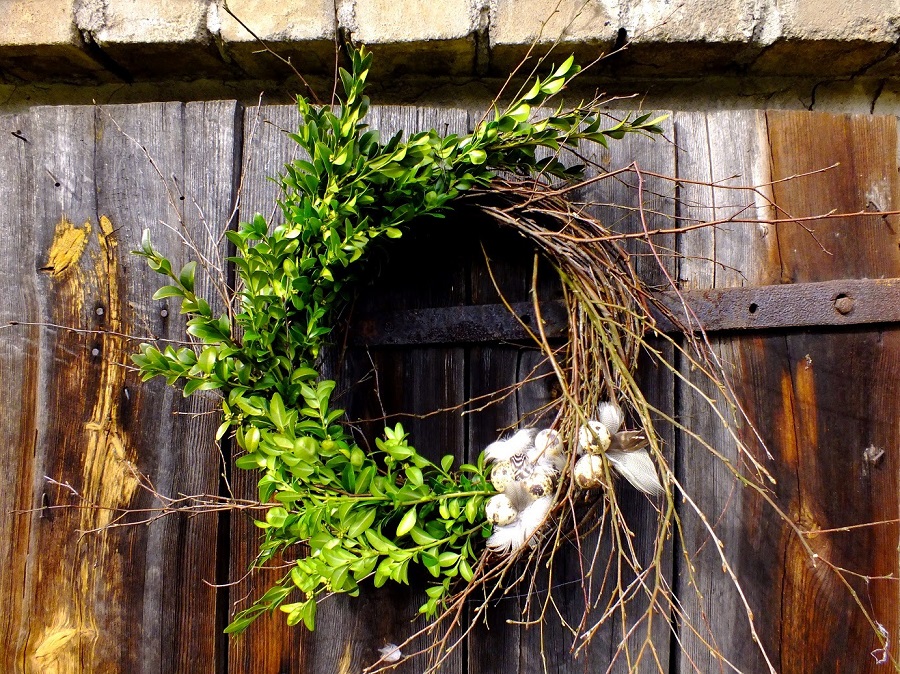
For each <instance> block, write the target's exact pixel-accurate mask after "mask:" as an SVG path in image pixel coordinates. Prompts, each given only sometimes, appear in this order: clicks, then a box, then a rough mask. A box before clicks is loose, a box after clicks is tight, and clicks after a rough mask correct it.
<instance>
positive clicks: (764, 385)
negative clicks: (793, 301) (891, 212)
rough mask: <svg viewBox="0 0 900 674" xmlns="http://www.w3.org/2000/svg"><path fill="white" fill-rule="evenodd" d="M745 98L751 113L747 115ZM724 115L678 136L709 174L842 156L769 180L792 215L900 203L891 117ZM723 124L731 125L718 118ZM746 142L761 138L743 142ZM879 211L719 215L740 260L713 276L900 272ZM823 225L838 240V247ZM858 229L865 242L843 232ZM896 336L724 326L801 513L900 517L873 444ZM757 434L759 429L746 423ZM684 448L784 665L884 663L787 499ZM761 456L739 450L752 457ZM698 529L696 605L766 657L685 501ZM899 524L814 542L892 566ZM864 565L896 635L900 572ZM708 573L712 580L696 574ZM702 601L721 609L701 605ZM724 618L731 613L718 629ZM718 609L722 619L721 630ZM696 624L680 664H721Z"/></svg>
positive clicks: (749, 279)
mask: <svg viewBox="0 0 900 674" xmlns="http://www.w3.org/2000/svg"><path fill="white" fill-rule="evenodd" d="M747 115H750V116H751V118H750V119H741V118H742V117H746V116H747ZM714 117H716V118H714ZM723 117H724V118H723ZM708 126H709V132H708V133H692V132H691V131H690V130H689V129H688V127H687V125H685V126H684V127H682V128H681V131H683V133H681V134H679V135H678V136H677V142H678V145H679V147H680V148H682V149H683V150H684V152H685V153H691V152H693V153H699V154H701V155H702V154H703V153H704V152H706V153H707V155H708V156H711V158H710V160H709V161H710V165H711V166H713V167H714V168H715V169H717V170H718V171H719V173H718V175H716V174H712V175H710V176H706V177H700V179H701V180H703V179H709V178H711V179H712V180H718V179H722V178H725V177H728V176H729V175H732V174H735V173H740V174H742V175H743V176H745V178H744V182H745V183H748V182H751V181H752V182H756V183H759V182H766V181H767V180H768V177H767V176H768V172H769V171H770V170H771V175H772V177H773V178H775V179H779V178H784V177H787V176H791V175H797V174H800V173H804V172H808V171H814V170H817V169H820V168H823V167H827V166H829V165H831V164H832V163H834V162H840V164H841V166H840V167H838V168H835V169H832V170H830V171H828V172H825V173H823V174H819V175H816V176H812V177H804V178H797V179H794V180H791V181H787V182H779V183H776V184H775V185H774V189H773V190H772V192H771V194H773V195H774V198H775V202H776V203H777V208H778V211H777V212H778V213H779V217H784V216H785V214H790V215H795V216H800V215H810V214H814V213H820V212H824V211H827V210H829V209H831V208H835V209H837V210H838V211H845V212H852V211H858V210H861V209H863V208H866V204H867V203H868V202H869V201H873V195H877V197H876V198H875V200H874V201H877V202H878V204H879V207H880V208H885V209H892V208H896V207H897V206H896V204H897V203H898V202H897V199H898V191H897V189H898V186H897V179H896V166H895V152H896V142H897V138H896V131H895V127H894V120H893V119H890V120H887V119H885V118H864V117H824V116H816V115H808V114H806V113H803V114H797V113H768V114H767V115H765V116H763V115H762V114H760V113H728V114H727V115H726V113H717V114H716V115H715V116H714V115H712V113H710V116H709V119H708ZM715 128H720V131H718V134H714V133H713V129H715ZM760 139H762V140H760ZM834 139H839V140H838V141H837V142H835V141H834ZM735 148H743V149H744V150H745V151H744V152H737V153H736V152H735ZM736 161H737V163H738V166H735V162H736ZM741 163H742V164H743V165H740V164H741ZM679 177H680V178H695V177H696V176H692V175H686V174H684V173H681V174H680V175H679ZM874 201H873V203H874ZM757 203H758V202H757ZM751 205H752V202H751ZM757 212H761V211H757ZM770 212H771V211H770ZM873 221H875V222H874V223H873ZM873 221H866V220H863V219H859V220H858V221H857V222H839V221H835V222H831V221H829V222H827V223H816V224H815V226H814V228H815V238H813V236H812V235H810V234H809V233H807V232H805V231H804V230H803V229H802V228H800V227H799V226H798V225H796V224H790V223H786V224H779V225H777V227H771V226H761V227H751V228H750V229H749V230H748V229H747V228H743V229H732V230H731V231H730V232H726V231H723V230H721V229H720V230H718V231H716V232H715V237H716V241H715V243H716V245H715V261H716V263H718V264H721V265H723V267H719V268H717V269H728V268H732V269H733V273H730V274H721V275H720V274H719V272H718V271H717V272H716V275H715V276H714V278H713V282H714V283H715V284H716V286H717V287H723V286H728V285H735V284H740V283H748V284H757V283H770V282H773V281H775V280H784V281H786V282H790V281H822V280H829V279H834V278H849V277H873V276H895V275H896V273H897V266H898V264H900V256H898V250H897V243H898V242H897V234H896V228H895V226H894V225H893V223H892V222H890V221H884V220H882V219H873ZM892 227H893V229H892ZM816 239H818V241H819V242H823V244H824V245H825V246H826V247H830V248H831V249H833V250H831V252H832V253H834V255H833V256H832V255H828V254H826V253H825V252H823V251H822V249H821V247H820V245H819V243H817V241H816ZM849 240H852V244H848V243H845V242H847V241H849ZM684 252H686V253H690V252H691V251H690V250H685V251H684ZM685 265H686V266H687V268H685V267H683V270H685V271H687V273H683V274H682V277H683V278H690V277H691V269H690V265H691V260H686V261H685ZM708 281H709V277H708V276H707V278H706V282H708ZM897 340H898V334H897V331H896V330H885V331H879V330H847V331H842V332H840V333H823V332H816V333H796V332H793V333H790V334H789V335H786V336H765V337H757V338H742V339H731V340H728V341H723V342H714V347H715V348H716V351H717V353H718V354H719V356H720V358H721V359H722V360H723V362H725V363H726V364H727V365H728V366H729V367H731V368H733V372H734V381H735V388H736V390H737V393H738V395H739V397H740V398H741V399H742V400H743V401H744V403H745V405H746V407H747V408H748V411H749V412H750V416H751V418H752V419H754V420H755V422H756V424H757V427H758V429H759V431H760V433H761V435H762V437H763V439H764V440H765V441H766V443H767V445H768V447H769V450H770V451H771V453H772V455H773V459H772V460H771V461H766V460H765V458H764V457H763V455H762V453H761V452H760V453H759V458H760V459H762V460H763V461H764V462H765V465H766V467H767V468H768V469H769V470H770V471H771V472H772V473H773V475H774V477H775V478H776V479H777V485H776V486H775V487H774V496H775V498H776V500H777V502H778V503H779V505H780V506H781V507H782V508H783V509H784V510H785V512H787V513H788V514H789V516H790V517H792V518H793V519H794V520H795V521H798V522H799V524H800V526H801V527H804V528H813V529H825V528H830V527H840V526H845V525H849V524H862V523H865V522H873V521H884V520H888V521H890V520H894V519H895V518H896V510H897V506H896V493H897V484H896V482H897V475H896V473H897V471H896V466H895V465H894V463H893V459H894V458H895V457H893V456H891V455H890V454H888V455H887V456H886V459H887V460H886V461H883V462H882V463H880V464H878V465H871V464H869V463H866V461H865V460H864V455H863V452H864V451H865V449H866V447H868V446H870V445H874V446H877V447H880V448H885V449H887V448H890V447H895V446H896V445H897V433H898V429H897V427H896V423H895V419H896V416H897V405H898V402H897V396H896V393H895V391H894V388H895V386H896V381H897V371H898V362H900V357H898V354H900V345H898V343H897ZM850 363H852V364H853V365H852V366H851V365H850ZM708 392H709V393H712V391H708ZM681 399H682V410H681V412H682V416H683V418H684V419H686V420H688V422H689V425H690V427H691V430H692V431H694V432H698V433H700V434H701V435H703V436H704V437H707V438H710V439H712V444H713V446H714V447H715V448H716V449H717V450H719V451H720V452H722V453H723V454H724V455H725V456H726V457H729V458H731V459H732V460H736V459H737V457H736V455H735V450H734V445H733V443H730V442H728V441H727V438H726V434H725V433H724V432H723V431H722V430H721V429H719V430H717V424H716V423H715V422H713V420H712V418H711V415H710V414H709V412H708V411H704V409H703V405H702V404H699V402H698V400H697V397H696V396H695V395H691V393H690V392H689V391H685V392H684V393H683V394H682V396H681ZM838 419H840V421H838ZM888 420H889V421H888ZM743 437H744V438H745V440H747V441H750V439H751V438H750V433H749V431H748V429H747V428H746V427H745V428H744V430H743ZM686 451H687V453H686V454H685V457H684V461H683V463H682V464H681V470H682V471H683V475H684V477H683V480H684V482H685V484H686V486H689V490H690V491H691V492H692V493H694V494H696V495H697V497H698V498H699V499H700V500H699V501H698V504H699V505H700V506H701V507H702V508H704V510H705V511H706V513H707V516H708V518H709V520H710V522H713V523H714V526H715V529H716V531H717V533H718V534H719V536H720V537H721V538H722V540H723V542H724V545H725V553H726V556H727V557H728V558H729V559H730V560H731V561H732V563H733V564H734V566H735V570H736V573H737V574H738V577H739V578H740V579H741V582H742V586H743V590H744V592H745V594H746V596H747V597H748V600H749V603H750V608H751V609H752V610H753V611H754V615H755V616H756V629H757V631H758V632H759V634H760V638H761V640H762V643H763V645H764V646H765V648H766V649H767V652H768V653H769V656H770V658H771V660H772V663H773V665H774V667H775V668H776V669H778V670H779V671H781V672H814V671H824V669H823V668H827V669H828V671H860V672H863V671H876V669H877V665H876V664H875V661H874V659H873V658H871V656H870V655H869V652H870V651H871V650H873V649H875V648H876V647H878V644H877V641H876V639H875V636H874V635H873V633H872V630H871V628H870V627H869V625H868V624H866V623H865V621H864V620H863V618H862V616H861V615H860V614H859V613H858V611H857V610H856V608H855V607H854V605H853V602H852V599H851V598H850V596H849V594H848V593H847V591H846V588H844V587H842V586H841V584H840V582H839V581H838V579H837V578H836V576H835V575H834V574H833V573H832V572H831V571H830V570H829V569H828V567H827V565H826V564H824V563H822V562H821V561H820V562H819V563H818V564H817V566H816V567H813V566H812V564H811V563H810V560H809V558H808V555H807V553H806V552H805V551H804V550H803V549H802V547H801V545H800V543H799V541H798V539H797V538H796V537H795V536H794V535H793V534H792V533H791V532H790V530H789V528H788V527H787V526H786V525H785V523H784V522H783V521H781V519H780V518H779V517H778V515H777V514H776V513H775V512H774V511H773V510H772V509H771V508H770V507H768V506H767V505H766V504H765V503H763V502H762V500H761V499H760V498H759V497H758V496H757V495H755V494H753V493H752V492H751V491H750V490H747V489H744V490H741V489H740V488H738V487H736V486H735V485H736V482H735V481H734V480H733V479H732V478H731V477H730V476H729V474H728V472H727V471H726V470H725V469H724V467H723V466H722V465H721V463H720V462H718V461H716V460H714V459H712V458H711V457H709V455H708V454H707V453H706V452H704V451H703V450H702V449H701V448H699V447H697V446H696V444H691V443H687V444H686ZM745 463H746V462H743V463H738V464H737V465H739V466H741V470H744V471H747V470H748V469H747V467H746V465H745ZM685 528H686V536H685V539H686V543H687V545H688V546H689V547H690V548H693V549H692V550H688V553H689V554H691V553H695V552H697V551H698V550H702V551H701V552H700V553H699V554H696V555H695V557H694V559H695V561H694V566H695V568H696V569H697V574H696V576H695V578H693V579H691V578H690V577H689V576H688V574H687V571H688V566H687V565H684V566H683V567H682V569H681V573H680V574H679V579H678V589H679V592H680V593H681V594H682V601H683V602H684V604H685V607H686V610H687V611H688V612H689V613H690V614H692V615H694V616H695V626H700V636H701V637H703V638H706V639H710V638H714V639H715V640H716V641H715V642H714V643H715V645H716V647H717V648H718V649H720V650H721V651H722V652H723V653H724V654H725V655H726V656H728V657H729V659H730V661H731V662H732V663H734V664H735V666H738V667H739V668H741V670H742V671H765V668H766V665H765V663H764V661H763V659H762V657H761V655H760V653H759V651H758V649H757V648H756V646H755V645H754V644H753V643H752V641H751V635H750V633H749V630H748V628H747V627H746V625H747V620H746V616H745V610H744V608H743V606H742V605H741V601H740V598H739V596H738V595H737V593H736V591H735V590H734V588H733V587H731V585H730V583H729V581H728V579H727V576H724V575H723V574H722V573H721V571H720V566H721V563H720V561H719V560H718V554H717V553H716V552H715V551H714V550H713V549H712V543H711V541H709V538H708V536H707V535H706V533H705V532H704V530H703V526H702V525H701V523H700V522H698V521H696V520H693V521H691V520H690V518H688V517H687V516H686V515H685ZM896 541H897V529H896V526H895V525H893V524H889V525H882V526H878V527H875V528H862V529H859V530H854V531H852V532H845V533H839V534H833V533H832V534H821V535H819V536H817V537H815V538H813V539H811V540H810V541H809V543H810V545H811V546H812V549H813V550H814V551H815V552H816V553H817V554H819V555H821V557H822V558H824V559H828V560H829V561H830V562H831V563H834V564H837V565H839V566H842V567H844V568H850V569H852V570H853V571H856V572H859V573H863V574H868V575H877V574H887V573H894V574H896V573H897V560H896ZM848 581H849V582H850V584H851V585H853V586H854V587H855V589H856V590H857V591H858V592H859V593H860V596H863V597H866V599H864V600H863V601H864V604H865V605H867V606H871V607H872V613H873V617H874V619H875V620H878V621H880V622H881V623H882V624H883V625H885V627H886V628H887V629H888V630H889V633H890V635H891V639H892V641H893V640H895V639H896V629H897V625H896V614H897V611H896V608H897V603H898V597H897V591H896V588H894V587H893V586H888V585H885V586H883V587H879V586H878V584H877V581H870V583H868V586H866V584H864V583H863V582H862V581H860V580H859V579H855V578H848ZM692 582H696V584H697V587H698V589H699V594H695V593H694V591H693V589H691V587H690V585H691V583H692ZM823 606H830V607H831V608H830V609H828V610H823V609H822V607H823ZM701 615H705V616H707V617H708V620H705V621H702V622H701V621H700V620H697V619H696V618H699V617H700V616H701ZM714 616H719V619H718V620H716V619H714V618H713V617H714ZM717 624H722V625H727V626H728V627H727V629H715V626H716V625H717ZM705 626H711V632H709V631H707V627H705ZM681 638H682V641H683V642H684V644H685V651H684V655H683V657H682V662H681V665H682V671H701V672H703V671H710V670H711V669H712V668H714V667H716V666H717V665H715V664H714V663H713V662H712V661H711V659H710V658H709V656H708V655H707V651H708V648H707V646H706V645H704V644H702V643H700V641H699V638H698V637H696V636H695V635H693V634H691V633H690V632H689V631H687V630H686V629H684V628H683V627H682V630H681Z"/></svg>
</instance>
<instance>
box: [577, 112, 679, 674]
mask: <svg viewBox="0 0 900 674" xmlns="http://www.w3.org/2000/svg"><path fill="white" fill-rule="evenodd" d="M663 128H664V137H663V138H657V139H656V140H652V139H648V138H645V137H642V136H636V135H629V136H626V137H625V138H624V139H622V140H621V141H611V142H610V147H609V150H601V149H599V148H594V149H593V150H592V151H591V152H590V153H589V155H588V156H589V157H590V158H591V159H593V160H594V161H595V162H597V163H598V164H600V166H601V167H602V168H603V169H606V170H616V169H619V168H622V167H625V166H628V165H630V164H633V165H634V171H633V172H631V173H625V174H621V175H620V176H618V177H616V178H607V179H604V180H602V181H600V182H598V183H595V184H594V185H593V186H592V187H591V188H590V189H589V190H587V191H586V194H585V197H584V198H585V201H587V202H588V203H594V204H597V206H595V207H594V212H595V213H596V214H597V215H598V216H599V217H600V219H601V221H603V222H605V223H607V224H608V225H609V226H610V227H611V228H612V229H613V230H614V231H616V232H622V233H639V232H645V231H648V230H649V231H652V230H655V229H671V227H672V223H673V217H674V216H675V197H676V185H675V183H674V181H672V180H671V179H670V178H667V177H666V176H669V177H671V176H674V175H675V172H676V156H675V150H676V148H675V146H674V145H673V144H672V142H671V141H670V140H668V139H671V136H672V133H673V127H672V121H671V119H667V120H666V121H665V122H663ZM645 172H646V173H645ZM650 174H655V175H650ZM660 176H662V177H660ZM624 247H625V249H626V250H627V251H628V252H629V253H630V254H631V255H632V264H633V265H634V268H635V270H636V272H637V273H638V276H639V277H640V278H641V280H643V281H644V282H645V283H648V284H651V285H654V286H661V287H663V288H665V287H666V286H667V285H668V283H669V281H668V279H670V278H671V279H674V278H676V274H677V265H676V261H675V259H674V256H673V251H674V248H675V237H674V236H673V235H671V234H663V235H657V236H654V237H652V238H651V239H650V241H649V242H648V241H647V240H642V239H633V240H630V241H629V242H627V243H626V244H624ZM655 348H657V349H658V350H659V352H660V353H661V357H662V358H663V359H665V360H667V361H668V362H673V360H674V349H673V348H672V346H671V345H670V344H667V343H665V342H662V341H661V340H660V342H659V343H658V344H656V345H655ZM637 381H638V384H639V386H640V387H641V391H642V392H643V394H644V396H645V398H646V399H647V402H648V403H649V404H650V405H651V407H652V408H655V409H656V410H659V412H660V413H661V414H662V415H666V416H670V417H671V416H674V411H675V408H674V401H675V396H674V382H675V377H674V375H673V374H672V372H671V371H669V370H668V369H666V368H665V367H663V366H661V365H658V364H656V363H653V362H652V361H651V359H649V358H647V357H642V358H641V359H640V361H639V363H638V372H637ZM654 417H655V426H656V429H657V431H658V433H659V434H660V440H661V441H662V449H663V454H664V456H665V457H666V460H667V461H668V462H669V464H670V465H673V463H674V460H675V434H674V431H673V429H672V427H671V426H670V425H669V424H668V423H667V422H665V421H663V419H662V418H661V417H660V416H659V415H654ZM620 484H621V486H620V487H619V488H618V497H619V503H620V505H621V507H622V510H623V512H624V515H625V520H626V522H627V524H628V527H629V528H630V530H631V531H633V532H634V539H633V545H634V549H635V554H636V557H637V562H638V564H640V566H641V568H643V569H646V568H648V565H649V563H650V562H651V560H653V559H654V558H655V557H656V555H657V552H656V541H657V537H658V536H659V535H660V522H661V515H660V513H659V508H660V507H661V506H660V505H659V504H657V503H654V502H653V501H651V500H650V499H648V498H647V497H646V496H645V495H644V494H641V493H639V492H637V491H636V490H634V489H632V488H631V487H630V485H628V484H626V483H625V482H624V481H621V482H620ZM606 536H607V537H608V536H609V534H608V533H607V534H606ZM600 549H601V550H602V551H603V552H602V554H601V555H599V556H598V560H599V561H598V562H597V563H596V569H597V570H598V572H599V571H600V570H601V569H603V568H604V565H605V563H606V560H607V559H608V557H609V555H611V554H612V545H611V542H610V541H606V542H601V548H600ZM607 550H608V551H609V552H607ZM587 554H593V550H592V549H591V550H589V552H588V553H587ZM672 564H673V561H672V549H671V546H666V547H665V548H664V549H663V550H662V551H661V553H660V554H659V562H658V568H660V569H661V571H662V573H661V581H662V582H663V583H665V584H668V583H669V582H670V580H671V569H672ZM615 573H616V571H615V567H613V571H612V574H613V575H612V576H611V577H610V578H609V579H608V580H609V581H610V582H613V583H615V582H616V579H615V577H614V576H615ZM633 579H634V572H633V571H632V570H631V569H629V568H627V567H626V568H624V569H623V575H622V578H621V581H620V582H621V584H622V587H627V586H628V584H629V583H630V582H632V580H633ZM655 581H656V579H655V578H653V579H651V580H650V581H649V587H652V586H653V584H654V583H655ZM598 586H599V580H597V579H595V580H594V587H598ZM608 592H609V591H608V590H606V594H605V595H604V596H605V597H608ZM605 605H606V603H605V601H601V603H600V604H599V606H605ZM594 615H595V620H597V619H599V615H598V614H597V612H595V614H594ZM645 616H646V617H645ZM669 620H670V617H669V611H668V607H667V606H666V605H665V602H662V603H659V604H657V605H656V606H655V607H654V608H652V609H651V602H650V599H649V597H648V596H647V593H646V592H639V593H637V596H636V597H635V598H634V600H633V601H631V602H630V604H629V606H628V610H627V616H626V619H625V620H624V622H625V623H626V624H624V625H623V616H622V614H621V612H616V613H615V614H614V616H613V618H612V619H611V620H610V621H609V622H608V624H607V625H606V626H604V628H603V629H602V630H598V631H597V632H596V633H595V634H594V636H593V640H594V641H596V642H597V644H598V646H597V650H596V651H590V652H589V657H588V661H589V662H592V663H593V662H597V661H598V659H599V658H600V652H601V650H600V649H601V648H603V647H604V646H602V645H606V646H605V648H608V651H607V652H606V654H605V662H604V659H599V663H600V664H601V665H604V666H606V665H608V664H609V663H611V662H613V660H614V664H613V665H612V669H611V671H614V672H625V671H637V672H648V673H649V672H658V671H659V664H658V663H663V666H666V664H667V663H668V660H669V651H670V643H669V641H670V635H669ZM590 624H591V623H589V625H590ZM632 630H633V631H632ZM626 633H630V636H629V638H627V639H624V637H623V635H625V634H626ZM648 639H649V640H652V643H653V651H655V653H654V652H651V650H650V649H649V648H648V647H645V646H644V644H645V642H646V641H647V640H648ZM623 641H625V642H626V643H627V648H628V651H629V653H630V655H628V656H626V654H625V652H624V651H623V648H624V646H623V645H622V642H623ZM638 658H639V662H637V660H638Z"/></svg>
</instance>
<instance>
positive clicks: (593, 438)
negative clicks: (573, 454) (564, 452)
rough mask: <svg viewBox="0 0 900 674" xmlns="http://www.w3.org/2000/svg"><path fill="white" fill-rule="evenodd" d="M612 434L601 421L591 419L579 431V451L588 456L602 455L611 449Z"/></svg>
mask: <svg viewBox="0 0 900 674" xmlns="http://www.w3.org/2000/svg"><path fill="white" fill-rule="evenodd" d="M610 442H612V434H611V433H610V432H609V429H608V428H607V427H606V426H605V425H603V424H602V423H601V422H599V421H595V420H594V419H591V420H590V421H588V422H587V423H586V424H585V425H584V426H582V427H581V428H579V429H578V451H579V452H580V453H588V454H602V453H603V452H605V451H606V450H607V449H609V444H610Z"/></svg>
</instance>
